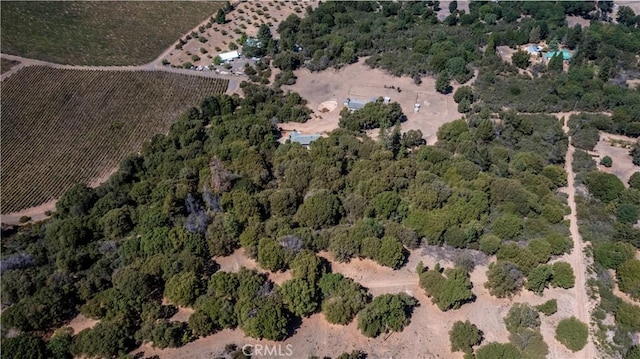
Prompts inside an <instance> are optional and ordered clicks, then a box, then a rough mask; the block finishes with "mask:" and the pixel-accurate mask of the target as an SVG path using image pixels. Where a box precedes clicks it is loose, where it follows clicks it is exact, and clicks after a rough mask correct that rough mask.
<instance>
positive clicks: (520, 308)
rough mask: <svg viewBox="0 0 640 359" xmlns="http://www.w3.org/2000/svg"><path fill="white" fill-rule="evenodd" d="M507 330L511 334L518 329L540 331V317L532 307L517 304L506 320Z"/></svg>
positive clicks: (510, 310)
mask: <svg viewBox="0 0 640 359" xmlns="http://www.w3.org/2000/svg"><path fill="white" fill-rule="evenodd" d="M504 323H505V324H506V325H507V330H508V331H509V332H511V333H513V332H515V331H517V330H518V329H539V328H540V315H539V314H538V312H537V311H536V310H535V309H533V308H532V307H531V306H530V305H528V304H525V303H516V304H514V305H513V306H512V307H511V309H509V313H507V316H506V317H505V318H504Z"/></svg>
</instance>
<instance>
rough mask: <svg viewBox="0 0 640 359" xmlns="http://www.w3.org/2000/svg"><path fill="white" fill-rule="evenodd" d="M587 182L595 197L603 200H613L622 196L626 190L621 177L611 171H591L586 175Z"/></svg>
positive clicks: (590, 191)
mask: <svg viewBox="0 0 640 359" xmlns="http://www.w3.org/2000/svg"><path fill="white" fill-rule="evenodd" d="M585 183H586V184H587V188H588V189H589V193H591V194H592V195H593V196H594V197H596V198H598V199H599V200H601V201H603V202H611V201H613V200H615V199H617V198H619V197H620V194H622V192H623V191H624V190H625V187H624V184H623V183H622V181H620V179H619V178H618V177H617V176H616V175H614V174H611V173H603V172H599V171H591V172H588V173H587V174H586V175H585Z"/></svg>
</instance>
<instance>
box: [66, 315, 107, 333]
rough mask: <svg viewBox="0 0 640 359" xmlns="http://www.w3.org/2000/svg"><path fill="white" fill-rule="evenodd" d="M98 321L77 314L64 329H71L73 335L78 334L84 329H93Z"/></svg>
mask: <svg viewBox="0 0 640 359" xmlns="http://www.w3.org/2000/svg"><path fill="white" fill-rule="evenodd" d="M99 322H100V321H99V320H95V319H91V318H87V317H85V316H84V315H82V314H78V315H77V316H76V317H75V318H73V319H71V321H70V322H69V324H67V325H65V327H71V328H72V329H73V333H74V334H78V333H80V332H81V331H83V330H84V329H89V328H93V327H94V326H95V325H96V324H98V323H99Z"/></svg>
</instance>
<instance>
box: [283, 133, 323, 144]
mask: <svg viewBox="0 0 640 359" xmlns="http://www.w3.org/2000/svg"><path fill="white" fill-rule="evenodd" d="M320 137H321V136H320V135H319V134H317V133H313V134H310V135H303V134H301V133H300V132H298V131H292V132H291V133H290V134H289V140H291V142H297V143H299V144H301V145H303V146H309V145H310V144H311V142H313V141H315V140H317V139H318V138H320Z"/></svg>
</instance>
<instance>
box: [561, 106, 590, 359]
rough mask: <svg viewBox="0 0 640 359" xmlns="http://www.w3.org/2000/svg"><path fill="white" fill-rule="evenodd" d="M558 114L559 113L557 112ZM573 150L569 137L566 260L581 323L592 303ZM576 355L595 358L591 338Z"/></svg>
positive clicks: (566, 130) (567, 127)
mask: <svg viewBox="0 0 640 359" xmlns="http://www.w3.org/2000/svg"><path fill="white" fill-rule="evenodd" d="M558 115H560V114H558ZM559 118H561V119H563V121H564V124H563V126H562V129H563V130H564V132H565V133H567V134H568V133H569V126H568V124H567V122H568V120H569V119H568V116H567V117H564V116H563V117H560V116H559ZM574 152H575V148H574V147H573V146H572V145H571V138H569V148H568V149H567V155H566V158H565V169H566V171H567V188H566V193H567V195H568V198H567V202H568V204H569V208H570V209H571V213H570V214H569V215H568V219H569V231H570V233H571V239H572V240H573V251H572V252H571V254H570V255H569V256H568V257H567V260H568V262H569V263H570V264H571V266H572V267H573V271H574V274H575V276H576V284H575V287H574V290H575V305H574V308H575V316H576V318H578V319H579V320H580V321H582V322H583V323H586V324H589V323H590V321H591V313H590V308H591V306H592V303H591V302H590V300H589V296H588V294H587V283H586V279H585V273H586V267H587V264H586V263H585V262H586V260H587V258H586V256H585V254H584V248H585V245H584V242H583V241H582V237H581V236H580V231H579V230H578V217H577V210H576V200H575V196H576V189H575V174H574V173H573V154H574ZM576 357H578V358H596V357H597V356H596V348H595V345H594V343H593V339H591V340H589V341H588V342H587V345H586V346H585V347H584V348H583V349H582V350H581V351H580V352H578V353H576Z"/></svg>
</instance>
